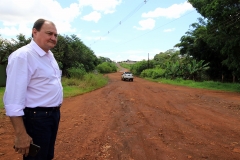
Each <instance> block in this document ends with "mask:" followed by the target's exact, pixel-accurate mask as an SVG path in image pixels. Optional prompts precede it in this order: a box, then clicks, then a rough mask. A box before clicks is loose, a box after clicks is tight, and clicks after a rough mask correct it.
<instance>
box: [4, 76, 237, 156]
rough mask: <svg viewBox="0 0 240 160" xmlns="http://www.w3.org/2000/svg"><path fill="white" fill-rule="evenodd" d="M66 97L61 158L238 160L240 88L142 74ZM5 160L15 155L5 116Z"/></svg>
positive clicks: (58, 150) (58, 148) (59, 140)
mask: <svg viewBox="0 0 240 160" xmlns="http://www.w3.org/2000/svg"><path fill="white" fill-rule="evenodd" d="M108 76H109V78H110V83H109V84H108V85H107V86H105V87H103V88H101V89H98V90H96V91H93V92H91V93H87V94H84V95H81V96H76V97H72V98H66V99H64V103H63V105H62V108H61V112H62V117H61V123H60V127H59V132H58V137H57V142H56V149H55V151H56V155H55V160H96V159H97V160H111V159H113V160H172V159H176V160H186V159H193V160H203V159H209V160H239V159H240V124H239V123H240V115H239V114H240V112H239V111H240V94H238V93H227V92H220V91H209V90H201V89H191V88H187V87H178V86H171V85H165V84H160V83H153V82H148V81H146V80H143V79H140V78H135V79H134V81H133V82H125V81H121V73H120V72H118V73H113V74H109V75H108ZM0 142H1V145H0V159H1V160H12V159H13V160H15V159H19V158H20V157H21V156H19V155H18V154H16V153H14V151H13V149H12V146H13V128H12V126H11V125H10V121H9V119H8V118H6V117H4V116H3V118H0Z"/></svg>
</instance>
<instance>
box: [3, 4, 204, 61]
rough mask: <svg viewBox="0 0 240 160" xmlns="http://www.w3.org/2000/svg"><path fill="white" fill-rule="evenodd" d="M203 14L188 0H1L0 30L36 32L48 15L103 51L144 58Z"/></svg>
mask: <svg viewBox="0 0 240 160" xmlns="http://www.w3.org/2000/svg"><path fill="white" fill-rule="evenodd" d="M199 17H201V15H200V14H198V13H197V11H196V10H195V8H193V7H192V6H191V4H189V3H188V2H187V1H186V0H167V1H162V0H146V2H144V0H21V1H19V0H1V1H0V35H1V37H2V38H4V39H10V38H16V35H18V34H20V33H22V34H24V35H25V36H26V37H30V36H31V28H32V25H33V23H34V22H35V20H37V19H38V18H45V19H48V20H51V21H53V22H54V23H55V24H56V26H57V30H58V33H59V34H61V35H73V34H75V35H77V36H78V37H79V38H80V39H81V40H82V42H83V43H84V44H85V45H87V46H88V47H89V48H91V49H92V50H93V51H94V53H95V55H97V56H103V57H108V58H110V59H111V60H114V61H123V60H127V59H129V60H136V61H139V60H143V59H145V60H147V59H148V54H149V58H150V59H152V58H153V57H154V56H155V55H156V54H158V53H160V52H165V51H166V50H168V49H173V48H174V45H175V44H177V43H179V42H180V38H181V36H183V35H184V34H185V32H186V31H188V29H189V26H190V25H191V24H192V23H195V22H197V18H199Z"/></svg>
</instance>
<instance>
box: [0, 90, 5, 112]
mask: <svg viewBox="0 0 240 160" xmlns="http://www.w3.org/2000/svg"><path fill="white" fill-rule="evenodd" d="M4 91H5V87H0V109H1V108H3V94H4Z"/></svg>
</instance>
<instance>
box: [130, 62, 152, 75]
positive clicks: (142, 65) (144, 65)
mask: <svg viewBox="0 0 240 160" xmlns="http://www.w3.org/2000/svg"><path fill="white" fill-rule="evenodd" d="M153 66H154V65H153V61H145V60H143V61H140V62H137V63H135V64H133V65H131V66H130V71H131V72H132V73H133V74H135V75H140V74H141V72H142V71H143V70H145V69H149V68H153Z"/></svg>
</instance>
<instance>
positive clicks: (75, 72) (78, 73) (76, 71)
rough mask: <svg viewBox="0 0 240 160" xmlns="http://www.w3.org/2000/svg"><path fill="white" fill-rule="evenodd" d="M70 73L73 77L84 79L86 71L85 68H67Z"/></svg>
mask: <svg viewBox="0 0 240 160" xmlns="http://www.w3.org/2000/svg"><path fill="white" fill-rule="evenodd" d="M67 72H68V75H69V76H70V78H73V79H83V77H84V75H85V74H86V71H85V69H84V68H70V69H67Z"/></svg>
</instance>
